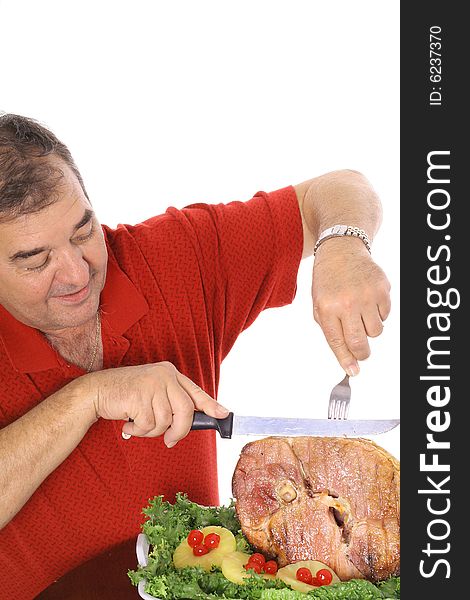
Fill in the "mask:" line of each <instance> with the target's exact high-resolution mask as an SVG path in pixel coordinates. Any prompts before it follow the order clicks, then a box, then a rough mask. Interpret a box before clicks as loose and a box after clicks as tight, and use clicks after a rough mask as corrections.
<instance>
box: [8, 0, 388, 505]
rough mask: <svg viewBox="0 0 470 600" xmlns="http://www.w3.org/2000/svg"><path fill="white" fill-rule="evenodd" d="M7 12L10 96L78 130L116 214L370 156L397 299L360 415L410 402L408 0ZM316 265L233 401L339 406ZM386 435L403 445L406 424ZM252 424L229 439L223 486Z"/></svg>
mask: <svg viewBox="0 0 470 600" xmlns="http://www.w3.org/2000/svg"><path fill="white" fill-rule="evenodd" d="M0 22H1V36H0V56H1V57H2V67H1V79H0V110H4V111H7V112H14V113H18V114H23V115H26V116H29V117H32V118H35V119H38V120H39V121H41V122H42V123H44V124H45V125H46V126H48V127H49V128H51V129H52V130H53V131H54V132H55V133H56V135H57V136H58V137H59V138H60V139H62V141H64V142H65V143H66V144H67V145H68V146H69V148H70V150H71V152H72V154H73V156H74V157H75V160H76V162H77V164H78V167H79V169H80V170H81V173H82V175H83V178H84V180H85V185H86V186H87V189H88V192H89V194H90V197H91V199H92V202H93V205H94V207H95V210H96V211H97V214H98V217H99V219H100V220H101V221H102V222H103V223H106V224H108V225H111V226H114V225H116V224H117V223H119V222H124V223H135V222H139V221H141V220H143V219H145V218H148V217H150V216H152V215H154V214H158V213H161V212H163V211H164V210H165V209H166V208H167V207H168V206H170V205H173V206H176V207H182V206H185V205H186V204H190V203H193V202H228V201H230V200H234V199H240V200H246V199H249V198H250V197H251V196H252V195H253V194H254V193H255V192H257V191H258V190H261V189H262V190H265V191H270V190H274V189H278V188H280V187H284V186H286V185H289V184H296V183H300V182H301V181H304V180H306V179H310V178H311V177H315V176H317V175H320V174H322V173H325V172H327V171H330V170H334V169H339V168H353V169H357V170H360V171H362V172H363V173H364V174H365V175H366V176H367V177H368V178H369V180H370V181H371V182H372V184H373V185H374V187H375V189H376V190H377V192H378V193H379V195H380V197H381V200H382V203H383V207H384V222H383V225H382V228H381V230H380V232H379V234H378V236H377V238H376V240H375V242H374V244H373V256H374V259H375V260H376V261H377V262H378V263H379V264H380V265H381V266H382V268H383V269H384V270H385V272H386V273H387V275H388V277H389V279H390V281H391V284H392V302H393V309H392V313H391V315H390V317H389V319H388V320H387V322H386V325H385V330H384V333H383V335H382V336H381V337H380V338H377V339H375V340H372V341H371V347H372V356H371V357H370V358H369V359H368V360H367V361H365V362H363V363H362V365H361V367H362V370H361V374H360V375H359V376H358V377H356V378H355V379H354V380H353V381H352V383H351V387H352V405H351V410H350V415H349V416H350V418H389V417H398V416H399V375H400V373H399V303H398V302H399V270H398V269H399V253H398V252H399V229H398V226H399V195H398V194H399V51H398V48H399V45H398V39H399V28H398V26H399V3H398V2H392V1H388V2H377V1H376V0H368V1H366V0H364V1H361V0H356V1H355V2H350V1H348V0H346V1H329V2H324V1H320V0H318V1H314V0H309V1H306V0H290V1H289V2H286V1H273V0H248V1H247V0H238V1H234V0H233V1H223V0H210V1H208V0H198V1H197V2H193V1H189V0H188V1H181V0H180V1H175V0H173V1H172V2H163V1H150V0H147V1H145V0H133V1H132V2H125V1H112V2H111V1H101V2H97V1H96V0H80V1H68V2H63V1H60V0H42V1H41V2H36V1H33V0H30V1H26V0H24V1H21V0H3V1H2V0H0ZM312 265H313V261H312V259H307V260H306V261H304V262H303V263H302V266H301V269H300V272H299V277H298V291H297V297H296V299H295V301H294V303H293V304H292V305H291V306H288V307H283V308H281V309H271V310H268V311H265V312H264V313H263V314H262V315H261V316H260V317H259V319H258V320H257V321H256V322H255V323H254V325H252V327H251V328H250V329H249V330H247V331H246V332H244V333H243V334H242V335H241V337H240V338H239V340H238V342H237V344H236V345H235V348H234V349H233V351H232V352H231V354H230V355H229V357H228V358H227V359H226V361H225V362H224V364H223V365H222V380H221V385H220V390H219V400H220V402H221V403H222V404H224V405H225V406H227V407H229V408H230V409H232V410H234V411H236V412H238V413H239V414H260V415H261V414H264V415H279V416H310V417H315V418H323V417H326V413H327V404H328V398H329V394H330V391H331V388H332V387H333V385H334V384H335V383H337V382H338V381H339V380H340V379H341V378H342V376H343V375H342V371H341V369H340V367H339V366H338V364H337V363H336V360H335V358H334V356H333V354H332V352H331V351H330V350H329V348H328V346H327V344H326V342H325V341H324V339H323V334H322V332H321V330H320V328H319V327H318V326H317V325H316V324H315V322H314V321H313V317H312V306H311V298H310V282H311V270H312ZM372 439H374V440H375V441H376V442H377V443H379V444H381V445H382V446H383V447H385V448H386V449H388V450H389V451H390V452H392V453H393V454H394V455H395V456H397V457H398V456H399V428H397V429H396V430H394V431H393V432H390V433H387V434H384V435H381V436H375V437H373V438H372ZM247 441H248V439H247V438H238V439H237V438H235V439H233V440H231V441H229V440H223V441H219V469H220V493H221V501H222V502H227V501H228V500H229V498H230V496H231V490H230V479H231V475H232V472H233V469H234V467H235V464H236V461H237V458H238V455H239V452H240V450H241V448H242V446H243V444H244V443H246V442H247ZM157 492H158V491H157V490H155V493H157ZM151 493H152V492H151V491H149V495H150V494H151Z"/></svg>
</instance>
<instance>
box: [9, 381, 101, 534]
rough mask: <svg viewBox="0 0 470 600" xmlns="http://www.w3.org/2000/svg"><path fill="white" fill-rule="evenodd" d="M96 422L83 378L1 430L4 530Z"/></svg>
mask: <svg viewBox="0 0 470 600" xmlns="http://www.w3.org/2000/svg"><path fill="white" fill-rule="evenodd" d="M95 420H96V417H95V412H94V409H93V404H91V405H90V403H86V402H84V399H83V398H82V384H81V382H80V379H78V380H75V381H73V382H72V383H70V384H68V385H67V386H65V387H64V388H62V389H61V390H60V391H58V392H56V393H55V394H53V395H52V396H50V397H49V398H47V399H46V400H44V401H43V402H41V403H40V404H39V405H38V406H36V407H35V408H33V409H32V410H31V411H29V412H28V413H26V414H25V415H23V416H22V417H21V418H20V419H18V420H16V421H14V422H13V423H11V424H10V425H8V426H7V427H5V428H4V429H2V430H1V431H0V490H1V491H0V528H3V527H4V526H5V525H6V524H7V523H8V522H9V521H10V520H11V519H12V518H13V517H14V516H15V514H16V513H17V512H18V511H19V510H20V509H21V508H22V507H23V505H24V504H25V503H26V502H27V501H28V500H29V498H30V497H31V495H32V494H33V493H34V492H35V491H36V489H37V488H38V487H39V486H40V485H41V483H42V482H43V481H44V479H45V478H46V477H47V476H48V475H49V474H50V473H51V472H52V471H53V470H54V469H56V468H57V467H58V466H59V465H60V464H61V463H62V462H63V461H64V460H65V458H67V456H68V455H69V454H70V453H71V452H72V450H74V448H76V446H77V445H78V444H79V443H80V441H81V440H82V438H83V436H84V435H85V434H86V432H87V431H88V429H89V428H90V426H91V425H92V423H93V422H94V421H95Z"/></svg>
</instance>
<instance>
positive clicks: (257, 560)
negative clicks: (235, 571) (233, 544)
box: [248, 552, 266, 566]
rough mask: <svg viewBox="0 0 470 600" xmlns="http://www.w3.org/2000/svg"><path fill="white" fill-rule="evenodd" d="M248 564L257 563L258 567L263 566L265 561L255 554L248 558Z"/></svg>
mask: <svg viewBox="0 0 470 600" xmlns="http://www.w3.org/2000/svg"><path fill="white" fill-rule="evenodd" d="M248 562H249V563H258V564H259V565H261V566H263V565H264V563H265V562H266V559H265V558H264V556H263V555H262V554H261V553H260V552H255V553H254V554H252V555H251V556H250V558H249V559H248Z"/></svg>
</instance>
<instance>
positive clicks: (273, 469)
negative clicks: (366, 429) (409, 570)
mask: <svg viewBox="0 0 470 600" xmlns="http://www.w3.org/2000/svg"><path fill="white" fill-rule="evenodd" d="M232 492H233V496H234V498H235V499H236V511H237V515H238V518H239V519H240V523H241V526H242V531H243V533H244V535H245V536H246V537H247V539H248V540H249V541H250V543H251V544H253V546H255V547H256V548H257V549H258V550H259V551H261V552H263V553H265V554H266V555H268V556H270V557H272V558H276V559H277V561H278V563H279V565H280V566H284V565H286V564H290V563H293V562H296V561H299V560H319V561H321V562H324V563H326V564H327V565H328V566H329V567H331V568H332V569H333V570H334V571H335V572H336V573H337V575H338V577H339V578H340V579H341V580H342V581H347V580H348V579H352V578H365V579H369V580H370V581H374V582H377V581H381V580H383V579H387V578H388V577H389V576H392V575H395V576H397V575H399V574H400V495H399V494H400V466H399V463H398V461H397V460H396V459H395V458H394V457H393V456H392V455H390V454H389V453H388V452H387V451H386V450H384V449H383V448H381V447H380V446H378V445H377V444H375V443H373V442H371V441H370V440H365V439H360V438H328V437H323V438H322V437H297V438H279V437H271V438H264V439H262V440H258V441H255V442H251V443H249V444H247V445H246V446H245V447H244V448H243V449H242V452H241V455H240V458H239V460H238V463H237V466H236V468H235V472H234V475H233V479H232Z"/></svg>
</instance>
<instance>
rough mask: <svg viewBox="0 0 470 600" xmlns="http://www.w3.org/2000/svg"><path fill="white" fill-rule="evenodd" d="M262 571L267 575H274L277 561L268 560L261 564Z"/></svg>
mask: <svg viewBox="0 0 470 600" xmlns="http://www.w3.org/2000/svg"><path fill="white" fill-rule="evenodd" d="M263 571H264V572H265V573H268V574H269V575H276V573H277V562H276V561H275V560H268V561H267V562H265V563H264V565H263Z"/></svg>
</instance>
